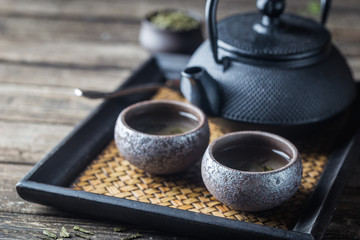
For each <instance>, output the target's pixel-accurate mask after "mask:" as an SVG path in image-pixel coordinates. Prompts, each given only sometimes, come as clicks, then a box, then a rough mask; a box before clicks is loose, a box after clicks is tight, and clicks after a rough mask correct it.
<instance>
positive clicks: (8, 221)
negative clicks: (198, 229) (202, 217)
mask: <svg viewBox="0 0 360 240" xmlns="http://www.w3.org/2000/svg"><path fill="white" fill-rule="evenodd" d="M63 226H64V227H65V228H66V229H67V231H68V232H69V233H70V234H71V235H72V238H71V239H74V238H75V239H80V238H78V237H76V236H75V234H74V233H75V232H76V231H74V230H73V227H74V226H80V227H82V228H84V229H86V230H88V231H91V232H93V233H94V235H91V239H103V240H106V239H109V240H110V239H111V240H112V239H120V238H122V237H129V236H131V235H133V234H136V233H141V234H142V235H143V237H142V238H141V239H162V240H170V239H179V240H181V239H183V240H185V239H190V238H187V237H180V236H176V237H175V236H174V235H173V234H166V233H160V232H156V231H154V230H151V229H149V228H145V227H140V226H130V225H124V224H122V223H118V222H109V221H104V220H93V219H92V220H90V219H79V218H61V217H50V216H46V217H45V216H36V215H29V214H12V213H1V212H0V239H34V238H35V239H40V238H39V237H40V236H44V235H43V234H42V231H43V230H47V231H51V232H53V233H55V234H57V236H58V237H59V232H60V229H61V227H63ZM117 226H124V227H126V230H125V231H124V232H114V227H117Z"/></svg>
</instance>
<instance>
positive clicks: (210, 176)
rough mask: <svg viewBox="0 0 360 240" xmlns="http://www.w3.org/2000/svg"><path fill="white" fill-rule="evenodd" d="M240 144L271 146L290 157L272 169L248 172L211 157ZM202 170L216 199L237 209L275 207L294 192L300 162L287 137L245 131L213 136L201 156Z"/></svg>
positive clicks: (299, 171)
mask: <svg viewBox="0 0 360 240" xmlns="http://www.w3.org/2000/svg"><path fill="white" fill-rule="evenodd" d="M239 145H246V146H255V147H256V146H264V147H270V148H272V149H277V150H280V151H282V152H283V153H286V155H288V156H289V158H290V159H289V162H288V163H287V164H286V165H284V166H283V167H281V168H278V169H275V170H271V171H264V172H249V171H241V170H238V169H234V168H230V167H228V166H225V165H223V164H222V163H221V162H219V161H217V160H216V159H215V158H214V154H215V155H216V153H219V151H221V150H223V149H226V148H231V147H236V146H239ZM239 160H241V156H239ZM201 174H202V178H203V181H204V183H205V185H206V188H207V189H208V190H209V192H210V193H211V194H213V196H214V197H215V198H217V199H218V200H219V201H221V202H223V203H224V204H225V205H227V206H230V207H232V208H235V209H238V210H244V211H253V212H256V211H262V210H266V209H270V208H273V207H276V206H278V205H280V204H281V203H283V202H285V201H286V200H288V199H289V198H290V197H291V196H293V195H294V194H295V192H296V191H297V189H298V187H299V185H300V181H301V177H302V163H301V158H300V155H299V153H298V151H297V149H296V147H295V146H294V145H293V144H292V143H290V142H289V141H288V140H286V139H284V138H282V137H280V136H277V135H275V134H271V133H266V132H258V131H244V132H235V133H230V134H226V135H224V136H222V137H220V138H218V139H216V140H214V141H213V142H212V143H211V144H210V145H209V146H208V148H207V150H206V152H205V154H204V156H203V160H202V165H201Z"/></svg>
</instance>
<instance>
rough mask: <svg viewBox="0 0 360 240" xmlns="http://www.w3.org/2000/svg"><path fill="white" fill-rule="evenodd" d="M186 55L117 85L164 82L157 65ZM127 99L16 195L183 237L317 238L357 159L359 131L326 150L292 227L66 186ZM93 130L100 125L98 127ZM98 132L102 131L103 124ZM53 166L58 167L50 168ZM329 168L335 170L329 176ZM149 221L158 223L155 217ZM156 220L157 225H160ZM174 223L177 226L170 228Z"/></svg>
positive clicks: (108, 104)
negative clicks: (73, 149) (87, 143)
mask: <svg viewBox="0 0 360 240" xmlns="http://www.w3.org/2000/svg"><path fill="white" fill-rule="evenodd" d="M187 57H188V56H179V55H172V54H165V55H157V56H156V57H155V56H152V57H150V58H149V59H148V60H146V61H145V62H144V63H143V64H142V65H141V66H140V67H139V68H138V69H137V70H136V71H135V72H133V74H132V75H131V76H130V77H129V78H128V79H127V80H126V81H125V82H124V83H123V84H122V85H121V86H120V87H119V88H126V87H129V86H131V85H134V84H136V83H139V82H145V81H149V79H151V81H164V80H165V78H164V77H163V74H164V71H166V69H160V68H161V66H159V65H161V61H165V62H167V61H168V60H169V59H172V60H174V59H177V58H178V59H181V61H184V59H185V58H187ZM159 62H160V63H159ZM174 62H175V61H173V63H174ZM150 73H152V76H153V77H152V78H149V77H148V76H149V75H151V74H150ZM358 85H359V84H358ZM149 96H150V94H140V95H139V97H138V98H137V99H133V100H132V101H135V102H136V101H139V99H146V98H148V97H149ZM127 100H128V98H121V99H112V100H106V101H104V102H103V103H102V104H101V105H100V106H99V107H97V108H96V109H95V110H94V111H93V112H92V113H91V114H90V115H89V116H88V117H86V118H85V119H84V120H83V121H82V122H81V123H80V124H79V125H78V126H77V127H75V128H74V129H73V131H72V132H71V133H70V134H69V135H68V136H67V137H65V138H64V139H63V140H62V141H61V142H60V143H59V144H58V145H57V146H56V147H55V148H54V149H53V150H52V151H50V152H49V154H48V155H46V156H45V157H44V158H43V159H42V160H41V161H40V162H38V163H37V164H36V165H35V166H34V167H33V169H32V170H31V171H30V172H29V173H28V174H27V175H26V176H25V177H24V178H23V179H22V180H20V181H19V182H18V183H17V185H16V190H17V192H18V194H19V195H20V197H22V198H23V199H24V200H28V201H30V202H35V203H40V204H45V205H49V206H53V207H58V208H61V209H64V210H68V211H69V210H70V211H76V212H81V213H87V214H89V212H88V210H89V209H96V211H95V212H93V213H91V214H93V215H97V216H100V217H103V218H107V219H109V218H110V219H113V220H121V221H124V222H129V223H132V224H139V222H140V224H142V225H148V226H151V227H154V228H157V229H160V230H165V231H169V230H171V231H173V232H176V233H180V234H182V235H184V232H183V229H182V228H183V227H186V228H187V229H190V231H189V230H188V233H187V234H188V235H190V236H197V237H204V238H207V239H208V238H209V237H216V232H217V231H218V230H219V229H221V230H222V232H221V236H225V235H226V234H228V235H229V236H236V235H237V234H242V235H241V236H242V237H243V238H244V239H251V238H266V239H321V237H322V235H323V234H324V232H325V230H326V227H327V225H328V224H329V222H330V220H331V217H332V214H333V212H334V210H335V206H336V202H337V200H338V198H339V197H340V193H341V191H342V189H343V187H344V185H345V182H346V181H345V180H346V178H347V175H349V174H347V173H348V172H349V171H350V169H351V168H350V166H351V163H352V162H354V161H355V160H356V159H358V158H359V155H360V150H357V149H356V147H355V146H356V145H359V144H360V130H359V131H357V132H356V133H355V134H354V133H352V134H351V135H352V138H351V139H350V140H349V141H347V142H346V143H344V144H342V145H340V146H338V147H337V149H336V150H335V151H334V152H333V154H331V156H330V158H329V160H328V164H327V166H326V168H325V169H324V171H323V174H322V176H321V178H320V180H319V182H318V184H317V186H316V187H315V189H314V192H313V193H312V194H311V196H310V197H309V199H308V203H307V204H306V207H305V209H306V211H304V214H303V215H302V216H300V218H299V219H298V221H297V224H296V225H295V227H294V228H293V229H292V230H283V229H279V228H274V227H268V226H262V225H258V224H254V223H247V222H243V221H238V220H231V219H225V218H220V217H216V216H210V215H205V214H201V213H194V212H190V211H185V210H180V209H174V208H170V207H164V206H158V205H154V204H150V203H143V202H138V201H133V200H127V199H122V198H116V197H111V196H105V195H99V194H94V193H89V192H84V191H79V190H73V189H71V188H68V187H65V186H69V185H70V183H71V181H72V180H74V178H75V176H78V173H80V172H81V171H82V170H83V169H84V168H85V167H86V166H87V165H88V163H89V162H90V161H91V160H92V159H93V156H95V155H97V154H98V153H99V152H100V151H101V150H102V149H103V148H104V147H105V146H106V145H107V144H108V143H109V142H110V140H111V139H112V135H113V134H112V131H113V130H112V129H113V124H111V121H113V123H114V118H112V119H107V118H104V117H102V118H100V117H99V116H100V115H101V114H103V113H104V112H105V113H108V114H110V113H109V111H111V109H112V108H113V107H115V106H116V107H118V106H119V104H120V105H121V103H122V105H121V107H118V109H119V111H120V110H121V109H122V108H124V107H125V106H126V105H128V104H130V103H131V102H130V101H127ZM112 114H114V113H112ZM116 116H117V115H116ZM99 122H100V123H103V122H105V123H108V126H107V127H106V130H104V131H100V133H99V130H98V131H90V132H88V133H87V136H86V137H89V136H92V140H89V139H88V140H89V141H92V142H91V143H92V145H91V146H92V148H91V147H90V148H91V150H89V149H87V150H86V149H82V152H81V154H80V153H79V156H69V158H65V159H66V160H67V162H66V161H65V163H64V164H65V165H59V163H60V162H59V158H60V157H61V158H63V155H64V154H65V155H66V154H67V155H69V154H68V153H66V150H68V149H67V148H69V147H70V146H69V145H71V143H72V141H73V142H75V143H76V146H78V145H79V147H81V146H80V145H82V144H83V143H81V142H80V143H79V142H78V141H75V140H78V139H79V138H84V136H83V135H84V134H82V133H83V132H85V131H86V130H88V129H91V125H95V126H96V124H98V123H99ZM98 128H99V129H100V127H99V126H98ZM101 130H103V128H102V129H101ZM82 147H84V146H82ZM88 148H89V147H88ZM64 151H65V152H64ZM75 155H76V154H75ZM85 156H86V157H85ZM76 160H77V161H76ZM329 163H331V164H329ZM48 166H52V168H51V169H53V170H52V172H51V171H50V173H49V172H48V169H47V171H45V170H46V167H48ZM54 167H57V168H56V169H55V170H54ZM334 171H335V173H336V174H334ZM54 173H58V174H57V175H56V174H55V176H56V177H55V178H54V177H52V176H54ZM319 186H326V191H325V192H324V191H322V192H319V189H320V187H319ZM319 193H321V195H322V198H321V202H320V203H318V204H317V205H316V207H315V209H314V207H312V206H311V203H314V198H316V197H318V196H317V194H319ZM314 195H315V196H314ZM59 198H62V199H61V201H58V199H59ZM309 211H310V214H309ZM118 212H122V213H127V214H126V215H127V216H126V217H124V216H122V214H116V213H118ZM139 214H141V218H142V219H140V221H139V217H138V216H137V215H139ZM129 216H130V217H129ZM169 218H170V219H171V221H170V220H169ZM154 219H157V220H159V221H154ZM159 222H160V223H162V224H161V225H160V224H159ZM174 223H176V224H178V225H177V226H174ZM159 225H160V226H159ZM194 226H195V227H194ZM224 234H225V235H224Z"/></svg>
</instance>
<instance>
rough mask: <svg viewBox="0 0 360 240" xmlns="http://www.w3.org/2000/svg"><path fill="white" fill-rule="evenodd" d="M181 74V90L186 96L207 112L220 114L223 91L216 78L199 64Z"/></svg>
mask: <svg viewBox="0 0 360 240" xmlns="http://www.w3.org/2000/svg"><path fill="white" fill-rule="evenodd" d="M181 75H182V78H181V81H180V90H181V92H182V94H183V95H184V96H185V98H186V99H187V100H188V101H190V102H191V103H192V104H194V105H196V106H198V107H199V108H201V109H202V110H203V111H204V112H205V113H207V114H212V115H219V114H220V110H221V109H220V108H221V93H220V89H219V85H218V83H217V82H216V80H215V79H214V78H212V77H211V76H210V74H209V73H208V72H207V71H206V70H205V69H204V68H202V67H198V66H194V67H188V68H186V69H185V70H184V71H183V72H182V73H181Z"/></svg>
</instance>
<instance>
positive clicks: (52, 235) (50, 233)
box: [43, 230, 57, 239]
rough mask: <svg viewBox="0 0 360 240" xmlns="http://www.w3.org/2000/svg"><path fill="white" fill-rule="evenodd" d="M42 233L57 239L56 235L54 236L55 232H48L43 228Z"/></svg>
mask: <svg viewBox="0 0 360 240" xmlns="http://www.w3.org/2000/svg"><path fill="white" fill-rule="evenodd" d="M43 234H45V235H46V236H48V237H51V238H54V239H57V236H56V234H55V233H52V232H49V231H47V230H44V231H43Z"/></svg>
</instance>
